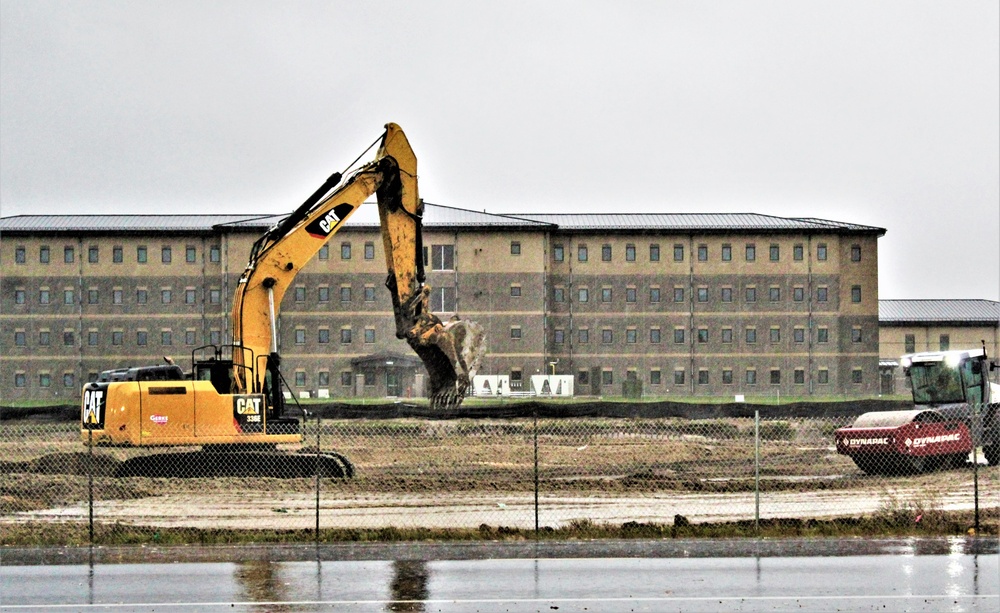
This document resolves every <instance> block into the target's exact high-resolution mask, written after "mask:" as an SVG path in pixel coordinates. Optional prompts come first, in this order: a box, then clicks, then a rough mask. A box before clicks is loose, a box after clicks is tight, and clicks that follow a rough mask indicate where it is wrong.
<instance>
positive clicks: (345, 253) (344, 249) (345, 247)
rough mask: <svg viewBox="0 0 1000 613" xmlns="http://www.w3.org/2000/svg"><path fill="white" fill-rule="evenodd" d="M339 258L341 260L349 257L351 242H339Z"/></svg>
mask: <svg viewBox="0 0 1000 613" xmlns="http://www.w3.org/2000/svg"><path fill="white" fill-rule="evenodd" d="M340 259H342V260H349V259H351V243H348V242H343V243H340Z"/></svg>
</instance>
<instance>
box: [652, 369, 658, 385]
mask: <svg viewBox="0 0 1000 613" xmlns="http://www.w3.org/2000/svg"><path fill="white" fill-rule="evenodd" d="M649 384H650V385H659V384H660V369H658V368H654V369H652V370H650V371H649Z"/></svg>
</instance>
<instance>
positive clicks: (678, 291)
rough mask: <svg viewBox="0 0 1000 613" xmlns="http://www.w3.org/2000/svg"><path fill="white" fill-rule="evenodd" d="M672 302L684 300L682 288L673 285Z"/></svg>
mask: <svg viewBox="0 0 1000 613" xmlns="http://www.w3.org/2000/svg"><path fill="white" fill-rule="evenodd" d="M674 302H684V288H683V287H675V288H674Z"/></svg>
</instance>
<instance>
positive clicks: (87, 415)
mask: <svg viewBox="0 0 1000 613" xmlns="http://www.w3.org/2000/svg"><path fill="white" fill-rule="evenodd" d="M104 392H105V390H103V389H89V390H85V391H84V392H83V426H84V428H86V429H88V430H103V429H104V406H105V403H106V402H107V398H106V397H105V394H104Z"/></svg>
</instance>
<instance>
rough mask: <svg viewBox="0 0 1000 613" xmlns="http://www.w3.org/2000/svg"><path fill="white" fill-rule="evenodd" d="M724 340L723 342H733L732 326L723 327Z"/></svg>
mask: <svg viewBox="0 0 1000 613" xmlns="http://www.w3.org/2000/svg"><path fill="white" fill-rule="evenodd" d="M722 342H723V343H731V342H733V329H732V328H723V329H722Z"/></svg>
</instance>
